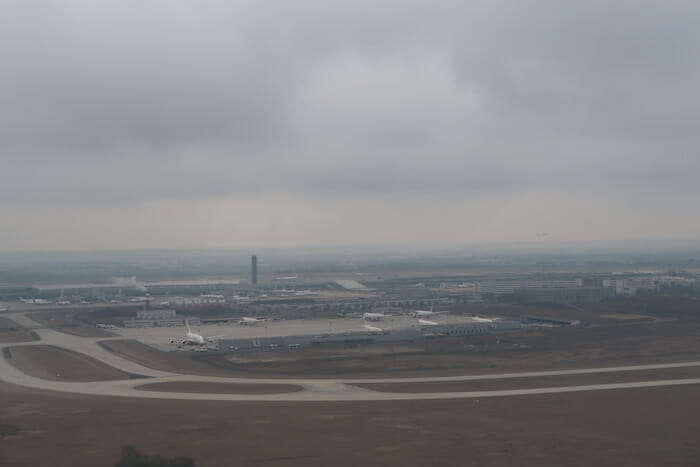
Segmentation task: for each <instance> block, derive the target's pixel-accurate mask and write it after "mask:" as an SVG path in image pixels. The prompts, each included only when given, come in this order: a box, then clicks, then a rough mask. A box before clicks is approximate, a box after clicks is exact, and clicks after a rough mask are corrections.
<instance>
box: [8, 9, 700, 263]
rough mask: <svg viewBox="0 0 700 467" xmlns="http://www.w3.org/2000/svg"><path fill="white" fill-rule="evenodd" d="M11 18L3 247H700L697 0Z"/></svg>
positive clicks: (14, 13) (54, 13)
mask: <svg viewBox="0 0 700 467" xmlns="http://www.w3.org/2000/svg"><path fill="white" fill-rule="evenodd" d="M0 12H2V14H1V15H0V31H2V37H3V39H4V40H3V42H4V43H6V44H12V46H11V47H6V48H4V49H3V50H2V51H0V58H2V60H3V63H6V64H7V65H8V66H6V67H4V69H3V75H2V77H0V99H2V101H3V106H2V107H0V135H1V136H2V137H1V138H0V160H1V162H2V164H1V170H0V219H1V220H2V222H1V225H2V228H0V251H61V250H66V251H82V250H120V249H128V250H131V249H152V248H170V249H207V248H250V249H257V248H274V247H307V246H336V245H339V246H342V245H360V246H362V245H393V244H396V245H413V244H469V243H487V242H602V241H622V240H641V239H668V238H685V239H693V238H700V216H699V215H698V214H697V212H696V211H697V208H696V207H697V206H698V205H700V157H698V147H700V133H698V131H697V129H696V126H697V124H696V122H697V121H698V119H699V118H700V98H699V97H700V95H699V93H698V90H697V83H698V82H699V81H700V56H699V55H698V54H697V50H696V47H695V44H697V43H698V41H700V27H698V20H697V18H699V17H700V4H698V3H694V2H654V1H646V0H641V1H638V2H613V3H611V2H600V1H593V2H585V3H569V2H567V3H566V4H564V3H562V2H558V1H554V0H545V1H543V2H538V3H537V4H534V5H533V4H524V3H523V2H518V1H515V0H503V1H500V2H491V1H473V2H463V1H446V2H441V4H440V6H439V7H438V6H436V5H434V4H432V3H428V2H419V1H410V0H409V1H405V2H392V1H385V2H382V1H379V2H371V3H363V2H360V3H358V2H349V1H342V2H333V3H332V4H327V5H325V4H319V3H318V2H312V1H306V0H300V1H297V2H292V3H275V4H274V5H273V4H271V3H260V2H252V1H239V2H230V3H208V2H207V3H191V2H181V1H155V2H149V4H148V5H146V6H141V7H139V8H135V7H134V5H132V4H130V3H128V2H127V3H125V2H117V1H106V2H96V3H90V2H88V3H85V2H74V1H48V2H42V3H39V4H35V3H32V2H30V3H28V2H23V1H13V0H10V1H7V2H3V4H2V6H1V7H0ZM545 233H546V235H542V234H545Z"/></svg>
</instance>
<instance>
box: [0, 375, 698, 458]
mask: <svg viewBox="0 0 700 467" xmlns="http://www.w3.org/2000/svg"><path fill="white" fill-rule="evenodd" d="M697 392H698V387H697V386H685V387H682V386H681V387H669V388H655V389H653V388H649V389H634V390H618V391H601V392H588V393H569V394H552V395H538V396H523V397H507V398H491V399H481V400H480V401H479V402H477V401H476V400H444V401H410V402H398V401H397V402H353V403H304V404H299V403H237V402H214V401H167V400H141V399H128V398H108V397H96V396H95V397H93V396H78V395H73V394H68V393H56V392H45V391H39V390H33V389H26V388H20V387H17V386H11V385H7V384H0V398H1V399H2V400H3V407H2V421H3V423H4V424H5V425H7V426H8V427H11V428H13V430H9V431H8V430H5V431H6V433H8V434H7V435H6V436H4V438H3V439H2V441H1V442H2V456H3V462H4V463H5V464H6V465H12V466H15V467H29V466H31V467H34V466H37V465H71V466H74V467H81V466H86V467H87V466H90V467H92V466H95V465H104V466H109V465H113V463H114V462H115V460H116V459H117V458H118V457H119V454H120V449H121V447H122V446H123V445H124V444H133V445H134V446H136V447H137V448H138V449H139V450H141V451H143V452H145V453H148V454H159V455H163V456H166V457H174V456H178V455H179V456H188V457H192V458H194V459H195V461H196V463H197V466H198V467H215V466H221V467H224V466H225V467H230V466H236V465H240V466H258V467H264V466H329V465H333V466H338V467H344V466H352V467H355V466H357V465H367V466H370V465H371V466H399V465H400V466H407V465H420V466H445V467H449V466H465V465H475V466H484V465H502V466H506V465H518V466H538V467H539V466H543V465H567V466H591V465H635V466H659V465H673V466H696V465H697V463H698V459H700V442H699V441H698V440H699V439H700V436H698V435H699V434H700V418H699V417H697V416H696V414H697V413H698V411H699V410H700V406H699V405H698V398H697ZM49 460H50V461H49Z"/></svg>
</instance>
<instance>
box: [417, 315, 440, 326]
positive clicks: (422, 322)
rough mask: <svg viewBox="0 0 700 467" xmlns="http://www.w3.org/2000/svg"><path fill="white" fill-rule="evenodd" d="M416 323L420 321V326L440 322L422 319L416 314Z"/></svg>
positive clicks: (433, 324)
mask: <svg viewBox="0 0 700 467" xmlns="http://www.w3.org/2000/svg"><path fill="white" fill-rule="evenodd" d="M416 323H418V326H437V325H439V324H440V323H436V322H435V321H429V320H427V319H421V318H420V317H418V316H417V315H416Z"/></svg>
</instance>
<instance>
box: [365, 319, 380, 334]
mask: <svg viewBox="0 0 700 467" xmlns="http://www.w3.org/2000/svg"><path fill="white" fill-rule="evenodd" d="M362 323H363V326H364V328H365V329H367V330H368V331H372V332H384V329H383V328H380V327H379V326H372V325H371V324H367V320H366V319H365V318H364V317H363V318H362Z"/></svg>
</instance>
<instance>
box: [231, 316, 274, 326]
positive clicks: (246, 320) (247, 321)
mask: <svg viewBox="0 0 700 467" xmlns="http://www.w3.org/2000/svg"><path fill="white" fill-rule="evenodd" d="M263 321H272V318H250V317H247V316H244V317H243V318H241V319H240V320H238V324H241V325H243V326H255V325H256V324H258V323H262V322H263Z"/></svg>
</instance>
